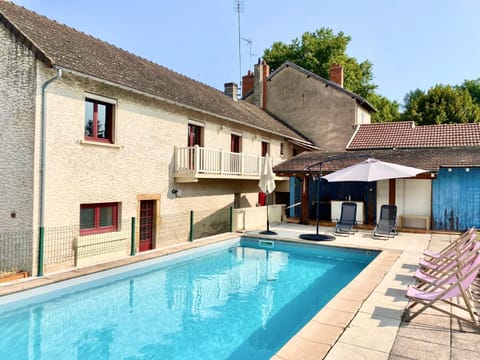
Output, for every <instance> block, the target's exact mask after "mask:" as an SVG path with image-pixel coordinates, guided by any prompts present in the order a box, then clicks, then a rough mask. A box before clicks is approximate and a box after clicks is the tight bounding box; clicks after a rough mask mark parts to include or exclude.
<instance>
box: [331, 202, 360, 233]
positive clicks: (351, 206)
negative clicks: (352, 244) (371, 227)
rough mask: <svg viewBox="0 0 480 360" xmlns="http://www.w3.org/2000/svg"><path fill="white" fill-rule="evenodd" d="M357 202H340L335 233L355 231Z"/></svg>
mask: <svg viewBox="0 0 480 360" xmlns="http://www.w3.org/2000/svg"><path fill="white" fill-rule="evenodd" d="M356 218H357V204H356V203H352V202H344V203H342V210H341V213H340V220H338V221H337V224H336V225H335V233H336V234H342V233H343V234H352V233H354V232H355V230H354V228H353V227H354V226H355V225H356V224H357V221H356Z"/></svg>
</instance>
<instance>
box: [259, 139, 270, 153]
mask: <svg viewBox="0 0 480 360" xmlns="http://www.w3.org/2000/svg"><path fill="white" fill-rule="evenodd" d="M269 150H270V144H269V143H268V142H267V141H262V151H261V154H262V156H266V155H267V153H269Z"/></svg>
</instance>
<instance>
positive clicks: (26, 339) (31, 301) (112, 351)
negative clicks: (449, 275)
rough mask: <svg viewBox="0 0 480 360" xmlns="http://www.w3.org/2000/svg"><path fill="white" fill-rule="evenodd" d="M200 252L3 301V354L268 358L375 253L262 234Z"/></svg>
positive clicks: (7, 356)
mask: <svg viewBox="0 0 480 360" xmlns="http://www.w3.org/2000/svg"><path fill="white" fill-rule="evenodd" d="M192 254H193V255H190V256H188V257H187V261H184V260H183V259H181V258H178V259H176V260H174V261H170V262H161V261H160V262H158V264H155V266H153V267H152V266H148V267H145V268H144V269H135V270H131V271H127V272H124V273H122V274H120V275H118V274H117V275H116V276H113V277H110V278H106V279H97V280H95V281H91V282H89V284H82V285H77V286H76V287H66V288H64V289H59V290H55V291H52V292H51V293H49V294H48V295H45V294H43V295H41V296H36V297H32V298H30V297H26V298H24V299H22V300H19V301H18V300H17V301H15V302H11V303H6V304H5V301H4V304H3V305H0V334H1V336H0V359H12V360H16V359H22V360H23V359H35V360H37V359H82V360H87V359H268V358H269V357H271V356H273V355H274V354H275V353H276V352H277V351H278V350H279V349H280V348H281V347H282V346H283V345H284V344H285V343H286V342H287V341H288V339H289V338H291V337H292V336H293V335H294V334H295V333H296V332H297V331H298V330H299V329H300V328H301V327H302V326H303V325H304V324H305V323H306V322H308V321H309V320H310V319H311V318H312V316H314V315H315V314H316V313H317V312H318V311H319V310H320V309H321V308H322V306H324V305H325V304H326V303H327V302H328V301H329V300H330V299H331V298H332V297H333V296H334V295H335V294H336V293H337V292H338V291H339V290H341V289H342V288H343V287H344V286H345V285H346V284H347V283H348V282H350V280H351V279H352V278H353V277H355V276H356V275H357V274H358V273H359V272H360V271H361V270H362V269H363V268H364V267H365V266H366V265H368V263H369V262H370V261H371V260H373V258H374V257H375V256H376V253H375V252H369V251H366V250H365V251H364V250H352V251H348V250H343V249H335V248H328V247H320V246H313V245H312V246H299V245H292V244H289V243H287V242H279V241H276V242H275V243H274V244H273V247H272V245H271V244H269V243H266V244H263V245H259V241H258V239H243V240H242V241H241V243H240V244H239V243H238V241H237V242H236V244H234V246H228V247H225V248H218V247H215V248H214V249H213V250H211V251H210V252H209V253H206V254H205V253H204V254H201V256H196V255H195V253H192ZM90 285H93V287H89V286H90Z"/></svg>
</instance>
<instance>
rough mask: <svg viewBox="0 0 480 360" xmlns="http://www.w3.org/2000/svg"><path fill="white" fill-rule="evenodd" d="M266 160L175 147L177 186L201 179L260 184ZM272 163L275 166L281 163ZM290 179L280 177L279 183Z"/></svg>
mask: <svg viewBox="0 0 480 360" xmlns="http://www.w3.org/2000/svg"><path fill="white" fill-rule="evenodd" d="M264 161H265V158H264V157H262V156H259V155H250V154H244V153H232V152H228V151H224V150H220V149H207V148H204V147H200V146H197V145H196V146H193V147H175V169H174V175H173V176H174V177H175V181H176V182H178V183H182V182H183V183H185V182H197V181H199V180H200V179H239V180H259V179H260V172H261V170H262V168H263V165H264ZM282 161H283V160H282V159H273V166H275V165H276V164H278V163H280V162H282ZM285 179H287V178H283V177H279V178H278V180H285Z"/></svg>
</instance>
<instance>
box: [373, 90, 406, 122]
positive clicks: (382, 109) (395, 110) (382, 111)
mask: <svg viewBox="0 0 480 360" xmlns="http://www.w3.org/2000/svg"><path fill="white" fill-rule="evenodd" d="M367 100H368V102H369V103H370V104H372V105H373V106H374V107H375V108H376V109H377V110H378V111H377V112H376V113H373V114H372V122H387V121H397V120H399V119H400V111H399V108H400V104H399V103H398V102H396V101H390V100H389V99H387V98H386V97H385V96H382V95H378V94H376V93H372V94H370V95H369V96H368V98H367Z"/></svg>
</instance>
